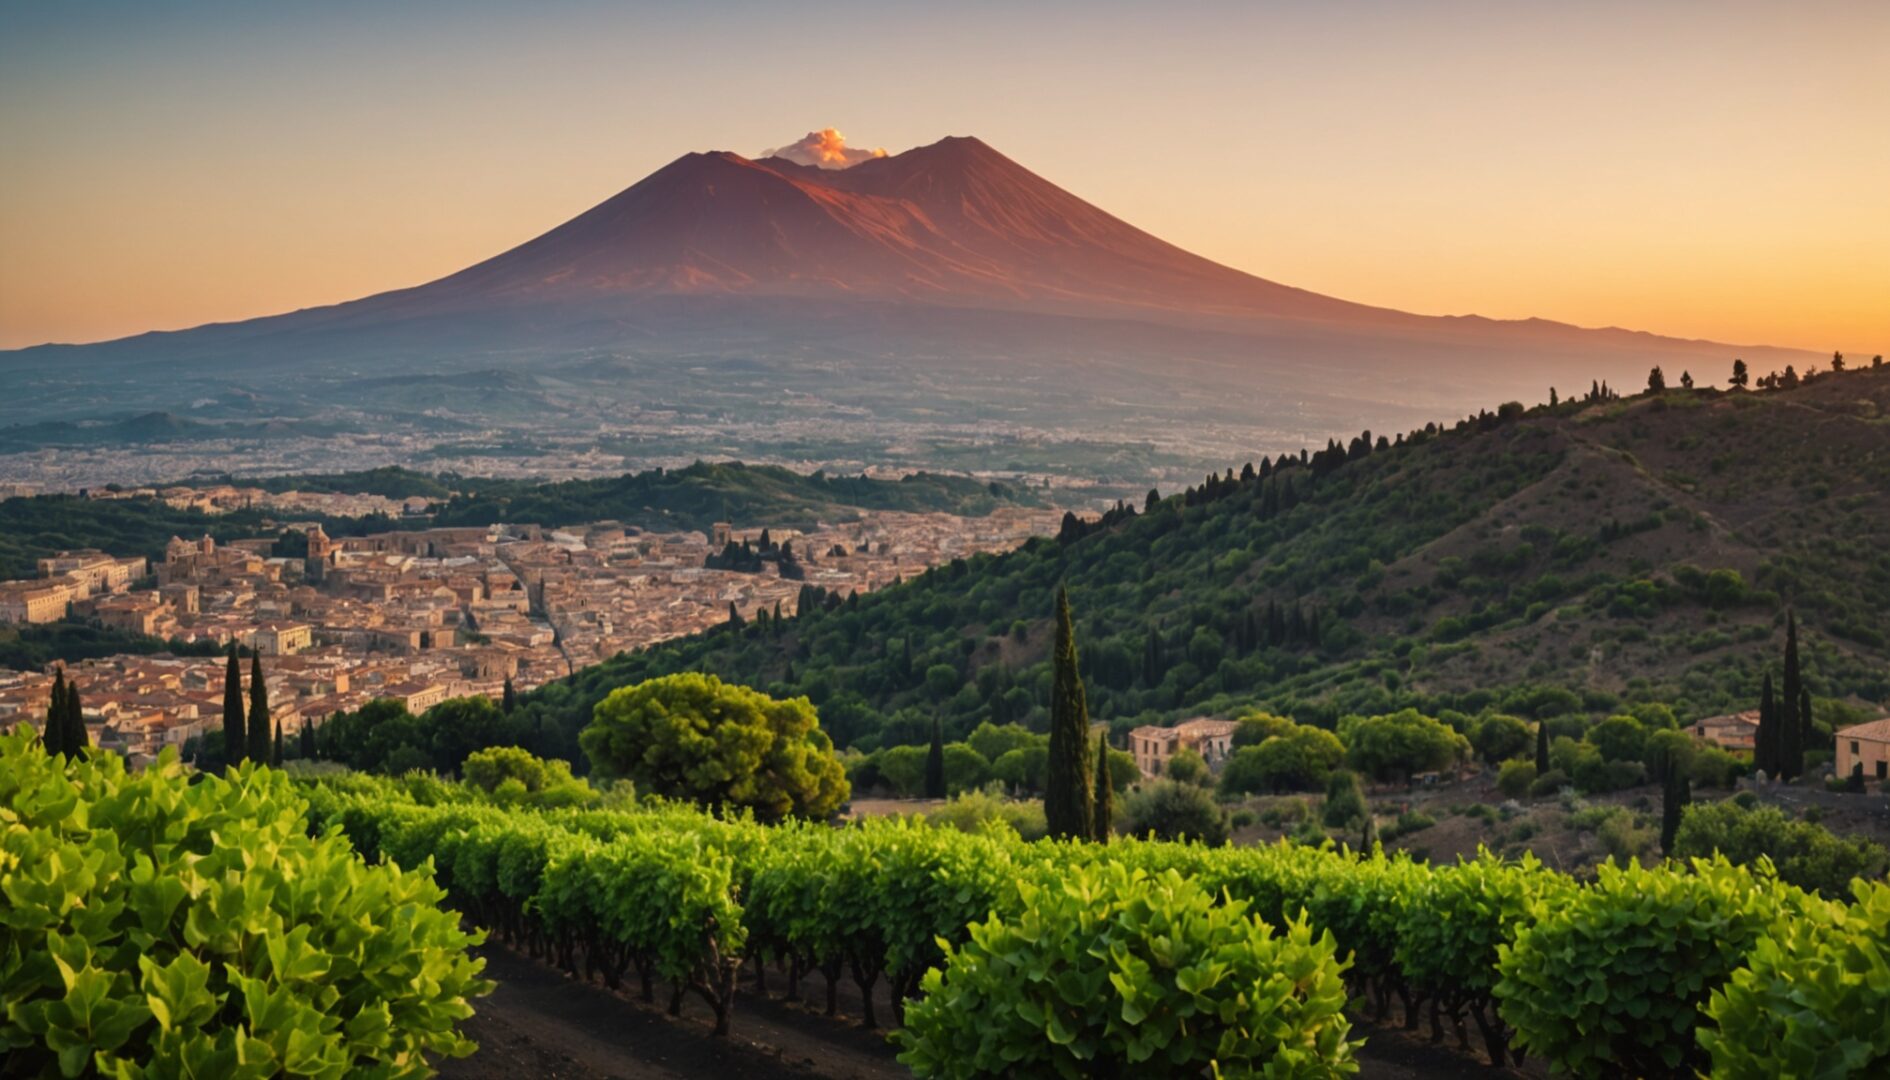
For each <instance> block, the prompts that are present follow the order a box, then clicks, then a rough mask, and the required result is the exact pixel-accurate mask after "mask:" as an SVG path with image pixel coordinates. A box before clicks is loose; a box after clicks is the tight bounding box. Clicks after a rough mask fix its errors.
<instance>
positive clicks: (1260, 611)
mask: <svg viewBox="0 0 1890 1080" xmlns="http://www.w3.org/2000/svg"><path fill="white" fill-rule="evenodd" d="M1368 446H1369V447H1371V449H1369V450H1367V449H1366V447H1368ZM1886 492H1890V370H1870V371H1853V372H1846V373H1844V374H1842V375H1830V376H1824V377H1821V378H1819V379H1817V380H1815V381H1812V382H1810V383H1807V384H1805V385H1803V386H1801V387H1799V388H1796V389H1793V390H1787V391H1769V392H1763V393H1743V392H1741V393H1722V392H1717V391H1711V390H1697V391H1696V390H1673V391H1668V392H1665V393H1661V394H1643V395H1639V396H1636V397H1633V398H1629V399H1625V400H1620V399H1615V400H1604V401H1600V402H1593V403H1590V402H1564V403H1562V404H1560V405H1559V406H1556V407H1553V408H1550V407H1542V408H1538V409H1535V410H1529V411H1527V412H1525V411H1524V410H1523V409H1522V408H1521V407H1520V406H1514V405H1511V406H1505V407H1503V408H1502V409H1501V410H1499V411H1498V412H1496V413H1485V414H1482V415H1480V416H1479V417H1475V418H1471V419H1470V420H1467V421H1464V422H1461V423H1459V424H1456V425H1454V426H1451V427H1448V428H1445V429H1441V430H1440V429H1432V430H1429V431H1423V432H1417V433H1413V434H1412V435H1410V436H1408V437H1401V438H1400V439H1399V441H1398V442H1397V443H1395V444H1393V443H1389V442H1387V441H1386V440H1384V439H1383V438H1382V437H1381V438H1377V439H1372V440H1357V439H1355V440H1352V445H1351V446H1349V447H1346V446H1338V447H1336V448H1329V449H1328V450H1327V451H1325V452H1322V453H1321V454H1317V455H1308V456H1307V463H1306V464H1303V465H1302V464H1299V463H1297V461H1295V462H1294V463H1293V464H1292V465H1290V466H1289V467H1275V466H1274V463H1272V462H1267V463H1264V465H1263V466H1262V467H1261V468H1260V469H1259V470H1258V471H1257V473H1256V474H1255V475H1254V476H1253V477H1252V478H1251V479H1248V478H1246V477H1245V476H1236V475H1235V474H1234V473H1233V472H1232V471H1230V472H1229V473H1228V474H1227V475H1226V476H1224V477H1222V478H1220V479H1217V480H1216V481H1215V482H1214V483H1213V484H1212V485H1206V484H1204V485H1203V486H1202V489H1200V490H1193V491H1190V492H1189V493H1187V494H1186V495H1182V496H1172V495H1171V496H1170V497H1168V498H1166V499H1164V500H1162V501H1161V502H1160V503H1159V504H1157V505H1156V506H1154V507H1153V508H1152V509H1150V510H1148V511H1146V512H1134V513H1119V514H1114V515H1111V517H1112V518H1113V519H1114V521H1113V523H1112V524H1108V525H1106V526H1104V527H1102V528H1099V529H1095V530H1091V531H1089V533H1088V535H1083V536H1081V537H1080V538H1073V537H1067V536H1066V537H1065V538H1064V539H1062V540H1058V541H1051V540H1040V541H1034V542H1033V543H1031V544H1030V545H1028V546H1027V547H1025V548H1024V549H1022V550H1020V551H1017V552H1014V553H1011V554H1008V555H1004V556H1000V557H980V558H977V559H973V560H971V561H969V562H957V563H953V564H949V565H947V566H945V567H942V568H939V569H936V570H934V571H932V572H930V573H928V574H926V575H924V576H923V577H921V578H918V579H916V580H914V581H910V582H907V583H905V584H904V585H902V586H898V587H895V588H892V589H888V590H885V591H882V592H879V593H875V594H873V595H870V596H866V597H861V598H859V599H858V600H857V601H851V602H848V603H845V604H841V605H837V606H832V607H828V606H826V605H822V610H819V611H816V612H813V613H811V614H808V615H803V616H801V617H799V618H795V619H793V620H790V621H787V622H786V623H785V624H784V625H782V626H780V627H769V628H761V627H756V626H749V627H747V628H745V629H743V630H741V631H739V632H731V631H729V630H728V629H726V628H724V629H721V630H717V631H713V632H710V633H707V634H704V635H701V636H698V637H695V638H690V639H684V640H681V641H677V642H673V643H670V644H667V645H664V646H659V647H656V648H653V649H651V650H648V651H645V652H641V653H637V654H626V655H623V656H619V657H617V658H616V659H614V660H612V661H610V662H607V663H605V664H603V665H600V666H598V667H595V668H592V669H589V670H586V671H584V672H580V673H579V674H578V675H577V676H575V677H574V679H572V680H570V681H568V682H564V683H558V684H553V685H552V686H549V687H546V688H544V689H542V690H541V691H539V692H538V693H536V694H535V695H533V696H532V698H531V699H530V701H531V708H532V709H533V710H534V711H535V712H536V714H537V715H538V716H539V717H540V718H541V719H542V720H543V721H545V722H546V724H547V727H548V729H549V730H553V731H562V732H565V733H569V732H571V731H575V729H576V728H577V727H578V726H581V724H582V723H583V722H584V721H585V719H586V718H587V717H588V714H589V709H590V706H591V704H592V703H594V702H595V701H596V700H598V699H599V698H601V697H602V695H603V694H604V693H606V692H607V691H608V690H609V689H610V688H611V687H614V686H617V685H622V684H625V683H631V682H635V681H638V680H640V679H643V678H646V677H649V676H651V675H655V674H660V673H666V672H671V671H678V670H703V671H710V672H714V673H716V674H718V675H721V676H722V677H724V678H727V679H731V680H734V681H738V682H745V683H750V684H754V685H760V686H768V687H771V688H772V689H773V690H774V691H775V692H777V693H779V692H792V693H805V694H808V695H809V696H810V697H812V698H813V699H814V701H815V702H816V704H818V705H820V706H821V710H822V718H823V723H824V724H825V725H826V726H827V727H828V729H829V730H831V731H832V732H833V734H834V736H835V738H836V741H838V742H840V743H841V744H842V745H845V744H847V743H849V742H850V743H853V744H855V745H860V746H864V747H869V748H870V747H871V746H873V745H876V744H877V743H878V742H879V741H880V740H881V739H882V738H883V739H884V740H885V741H886V742H888V743H893V742H900V743H910V742H920V741H923V740H924V738H925V737H927V735H928V733H929V726H930V722H931V717H932V716H933V715H934V714H936V715H939V716H940V717H942V718H943V719H944V721H945V725H946V732H947V736H948V737H962V735H963V734H964V733H965V732H967V731H969V729H970V728H971V727H973V726H975V725H976V724H977V723H978V722H979V721H981V720H984V719H997V720H999V721H1003V720H1007V719H1017V720H1024V721H1027V722H1030V723H1033V724H1036V725H1038V726H1041V724H1042V721H1043V703H1044V701H1045V699H1046V696H1047V688H1048V683H1049V674H1048V665H1047V663H1046V662H1045V657H1046V651H1047V645H1048V622H1047V616H1048V614H1049V609H1050V602H1051V595H1052V592H1053V590H1054V589H1055V587H1056V585H1057V583H1058V582H1060V581H1062V582H1067V583H1068V585H1069V588H1070V593H1071V598H1072V602H1073V604H1074V606H1075V609H1076V612H1077V614H1078V633H1079V641H1080V643H1081V646H1082V650H1083V653H1082V659H1083V662H1084V667H1085V671H1086V674H1087V677H1088V680H1089V684H1090V708H1091V712H1092V715H1094V716H1097V717H1099V718H1102V719H1107V720H1109V721H1110V722H1111V723H1112V724H1114V725H1116V726H1117V727H1118V728H1121V727H1124V726H1128V725H1132V724H1135V723H1139V722H1147V721H1151V720H1160V719H1172V718H1177V717H1181V716H1185V715H1197V714H1202V713H1218V714H1230V713H1231V712H1233V711H1234V710H1236V709H1239V708H1245V707H1248V706H1251V705H1256V704H1258V705H1264V706H1267V707H1270V708H1272V709H1274V710H1275V711H1280V712H1286V713H1291V714H1293V715H1295V716H1298V717H1299V718H1301V719H1303V720H1308V721H1315V722H1323V723H1325V724H1327V725H1330V724H1331V723H1332V721H1333V720H1334V719H1335V718H1336V717H1337V716H1339V715H1341V714H1343V713H1348V712H1382V711H1389V710H1392V709H1394V708H1398V707H1402V706H1403V705H1406V704H1411V705H1416V706H1418V707H1420V708H1423V709H1425V710H1426V711H1429V712H1433V713H1434V712H1436V711H1438V710H1441V709H1446V708H1454V709H1459V710H1463V711H1466V712H1475V711H1478V710H1480V709H1483V708H1486V707H1490V706H1500V707H1501V708H1503V709H1505V710H1506V711H1510V712H1515V713H1520V714H1522V715H1525V716H1532V717H1550V716H1557V715H1563V714H1569V713H1589V714H1594V713H1600V712H1603V711H1604V710H1607V709H1610V708H1613V707H1614V706H1616V705H1617V704H1620V703H1623V702H1631V701H1641V700H1659V701H1665V702H1669V703H1671V704H1673V705H1674V706H1675V708H1676V710H1677V711H1678V712H1680V713H1681V714H1682V715H1683V716H1694V715H1701V714H1705V713H1708V712H1712V711H1717V710H1724V709H1730V708H1733V707H1749V706H1750V705H1751V703H1752V702H1754V701H1756V695H1757V690H1758V682H1759V678H1760V674H1761V664H1762V662H1765V661H1768V660H1771V659H1772V658H1774V657H1775V656H1776V654H1777V649H1778V646H1779V642H1780V640H1781V638H1782V630H1781V627H1782V624H1783V621H1784V613H1785V609H1786V607H1787V605H1790V606H1792V607H1794V608H1795V609H1796V610H1797V612H1798V613H1799V616H1800V619H1801V626H1802V628H1803V635H1804V645H1805V652H1806V671H1807V676H1806V677H1807V680H1808V683H1809V685H1810V687H1811V688H1812V690H1813V692H1814V693H1816V694H1817V695H1819V696H1820V697H1833V698H1843V697H1848V698H1854V699H1861V700H1864V701H1868V702H1874V703H1878V704H1883V703H1885V702H1890V642H1887V641H1886V638H1885V622H1884V618H1883V613H1884V612H1885V611H1886V610H1890V498H1886V497H1885V493H1886ZM1077 531H1079V532H1080V531H1082V530H1077ZM1296 613H1297V614H1296Z"/></svg>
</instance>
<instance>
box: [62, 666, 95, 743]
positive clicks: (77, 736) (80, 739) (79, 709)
mask: <svg viewBox="0 0 1890 1080" xmlns="http://www.w3.org/2000/svg"><path fill="white" fill-rule="evenodd" d="M64 734H65V739H66V746H65V750H66V753H67V755H69V756H71V757H78V756H80V755H82V754H84V753H85V751H86V750H87V748H89V747H90V746H91V745H92V737H91V735H90V734H88V733H87V732H86V730H85V706H83V705H81V704H79V680H77V679H69V680H67V681H66V722H65V730H64Z"/></svg>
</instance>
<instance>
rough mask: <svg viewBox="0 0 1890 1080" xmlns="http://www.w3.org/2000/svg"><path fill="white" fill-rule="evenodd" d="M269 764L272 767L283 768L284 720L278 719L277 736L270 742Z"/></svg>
mask: <svg viewBox="0 0 1890 1080" xmlns="http://www.w3.org/2000/svg"><path fill="white" fill-rule="evenodd" d="M269 764H270V766H271V767H272V768H277V769H280V768H282V721H280V720H278V721H276V737H275V739H274V740H272V741H271V742H270V743H269Z"/></svg>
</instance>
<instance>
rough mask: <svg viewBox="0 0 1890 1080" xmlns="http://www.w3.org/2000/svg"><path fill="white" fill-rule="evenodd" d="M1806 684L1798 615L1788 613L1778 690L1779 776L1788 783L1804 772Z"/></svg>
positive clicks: (1786, 615)
mask: <svg viewBox="0 0 1890 1080" xmlns="http://www.w3.org/2000/svg"><path fill="white" fill-rule="evenodd" d="M1803 696H1804V685H1803V683H1802V682H1801V681H1800V679H1799V672H1798V616H1797V615H1796V614H1795V613H1793V612H1790V611H1788V612H1786V613H1785V682H1784V685H1783V686H1781V687H1779V702H1778V740H1777V743H1776V745H1777V747H1778V755H1779V758H1778V774H1779V776H1780V777H1781V778H1783V779H1786V780H1791V779H1794V778H1796V777H1797V776H1798V774H1799V773H1801V772H1804V771H1805V740H1804V729H1803V727H1802V725H1803V721H1802V720H1801V719H1800V718H1799V715H1798V705H1799V699H1800V698H1801V697H1803Z"/></svg>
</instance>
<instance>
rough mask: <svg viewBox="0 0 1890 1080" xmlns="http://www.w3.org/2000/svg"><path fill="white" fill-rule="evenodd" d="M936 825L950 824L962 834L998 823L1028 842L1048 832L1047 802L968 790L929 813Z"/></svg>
mask: <svg viewBox="0 0 1890 1080" xmlns="http://www.w3.org/2000/svg"><path fill="white" fill-rule="evenodd" d="M925 820H926V821H927V822H929V823H931V824H933V825H949V826H951V827H952V828H954V829H957V830H959V831H960V832H977V831H979V830H980V829H982V828H984V827H985V826H986V823H988V822H998V823H1000V824H1002V825H1004V826H1005V827H1007V828H1009V829H1010V830H1011V831H1012V832H1015V833H1016V834H1017V835H1018V836H1020V837H1022V838H1023V839H1025V840H1038V839H1041V838H1042V837H1043V836H1044V835H1045V834H1046V833H1048V832H1049V831H1050V830H1049V826H1048V825H1046V824H1045V822H1044V817H1043V803H1042V802H1040V801H1037V800H1034V799H1033V800H1030V801H1028V802H1019V801H1017V800H1014V799H1007V798H1005V797H1004V793H1003V792H1002V791H1001V790H994V789H993V788H986V789H985V790H983V791H965V792H960V793H959V794H957V795H954V796H952V797H951V798H950V799H949V800H947V801H946V802H945V803H944V804H943V805H941V806H936V807H933V808H932V809H930V810H927V811H926V812H925Z"/></svg>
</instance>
